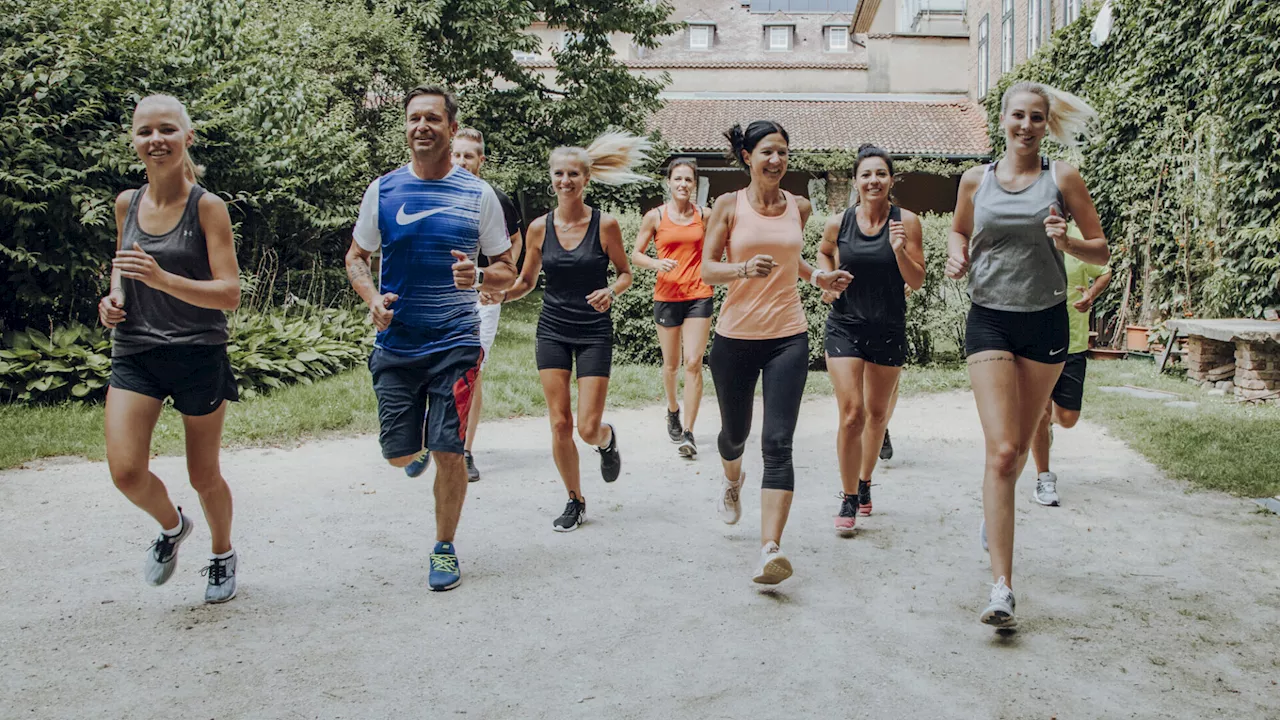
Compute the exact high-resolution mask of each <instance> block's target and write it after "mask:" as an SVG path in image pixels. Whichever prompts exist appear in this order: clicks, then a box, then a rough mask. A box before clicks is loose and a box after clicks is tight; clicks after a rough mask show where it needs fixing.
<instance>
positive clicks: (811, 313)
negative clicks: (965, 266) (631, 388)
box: [613, 212, 969, 368]
mask: <svg viewBox="0 0 1280 720" xmlns="http://www.w3.org/2000/svg"><path fill="white" fill-rule="evenodd" d="M614 216H615V217H617V218H618V222H619V224H621V225H622V239H623V243H624V244H625V245H626V247H627V252H628V253H630V252H631V250H632V249H633V248H634V247H635V238H636V233H637V232H638V231H639V229H640V214H639V213H636V212H625V213H615V214H614ZM825 220H826V218H824V217H819V216H816V214H815V216H814V217H811V218H809V224H808V225H807V226H805V232H804V237H805V245H804V246H805V249H804V255H805V259H806V260H808V261H809V263H811V264H813V263H815V262H816V261H817V254H818V244H819V243H820V242H821V240H822V227H823V223H824V222H825ZM921 224H922V225H923V226H924V248H925V281H924V285H923V286H922V287H921V288H920V290H919V291H918V292H914V293H912V294H911V297H910V298H909V299H908V301H907V351H908V355H907V357H908V360H909V361H910V362H912V363H916V364H925V363H930V362H934V361H939V360H948V359H952V358H953V357H954V355H955V354H956V353H957V352H958V351H959V349H961V348H963V347H964V319H965V313H967V312H968V310H969V298H968V296H967V295H966V294H965V291H964V286H963V284H961V283H957V282H955V281H953V280H949V279H947V277H946V275H945V274H944V272H943V271H944V268H945V267H946V255H947V233H948V232H949V231H950V230H951V216H950V215H937V214H929V215H926V216H924V217H922V218H921ZM649 254H650V255H653V256H656V253H655V252H654V251H653V246H652V245H651V246H650V252H649ZM632 270H633V276H634V278H635V281H634V283H633V284H632V286H631V289H630V290H628V291H627V292H626V293H624V294H623V295H622V296H621V297H619V298H618V301H617V302H616V303H614V306H613V307H614V310H613V352H614V357H615V358H616V359H617V360H618V361H619V362H630V363H642V364H647V365H657V364H659V363H661V362H662V349H661V348H660V347H658V333H657V330H656V328H655V326H654V323H653V286H654V281H655V279H656V274H655V273H654V272H652V271H650V270H641V269H639V268H633V269H632ZM715 290H716V294H715V307H716V314H717V316H718V315H719V312H720V304H721V303H722V302H723V301H724V296H725V292H726V286H724V285H720V286H717V287H716V289H715ZM800 301H801V303H802V304H803V305H804V311H805V316H806V317H807V318H808V320H809V366H810V367H813V368H822V367H825V365H826V361H825V358H824V353H823V340H824V338H825V328H826V322H827V313H828V312H829V306H827V305H824V304H823V303H822V293H821V292H820V291H819V290H818V289H817V288H815V287H813V286H812V285H810V284H808V283H804V284H802V285H800Z"/></svg>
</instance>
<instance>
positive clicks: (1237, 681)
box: [0, 394, 1280, 720]
mask: <svg viewBox="0 0 1280 720" xmlns="http://www.w3.org/2000/svg"><path fill="white" fill-rule="evenodd" d="M705 410H707V412H704V414H703V418H702V420H701V421H700V422H699V427H698V433H697V435H698V437H699V439H700V441H701V446H702V450H703V455H702V456H701V457H700V458H699V459H698V460H697V461H695V462H688V461H684V460H681V459H679V458H677V457H676V453H675V449H674V446H673V445H671V444H670V442H669V441H668V440H667V438H666V434H665V429H664V425H663V416H662V410H661V408H653V409H649V410H644V411H617V412H612V411H611V412H609V413H608V414H607V417H606V419H607V420H611V421H613V422H614V423H616V425H617V427H618V430H619V438H620V440H621V450H622V453H623V474H622V478H621V479H620V480H619V481H618V482H617V483H616V484H615V485H612V486H605V485H604V483H603V482H601V481H600V480H599V478H598V476H597V475H596V471H595V468H596V460H595V457H594V454H592V453H590V452H589V451H585V450H584V453H583V460H584V462H583V467H584V470H585V472H584V476H585V478H587V479H586V481H585V488H586V492H587V503H588V517H589V523H588V524H587V525H585V526H583V527H582V528H581V529H580V530H579V531H577V532H574V533H569V534H559V533H555V532H552V530H551V520H552V519H553V518H554V517H555V516H556V515H558V514H559V511H560V510H561V509H562V507H563V504H564V496H563V491H562V490H561V487H560V483H559V479H558V476H557V474H556V471H555V467H554V465H553V464H552V460H551V456H550V453H549V451H548V449H547V444H548V436H549V433H548V429H547V424H546V421H545V419H543V418H530V419H525V420H515V421H505V422H491V423H487V424H486V425H484V426H483V427H482V436H481V439H480V441H479V443H478V447H477V461H478V463H479V464H480V467H481V470H482V471H483V472H484V478H483V480H482V481H481V482H479V483H477V484H474V485H471V489H470V494H469V496H468V499H467V505H466V510H465V512H464V516H463V524H462V529H461V532H460V535H459V537H458V539H457V545H458V549H459V553H460V558H461V564H462V569H463V573H464V580H463V584H462V585H461V587H459V588H458V589H456V590H454V591H452V592H448V593H439V594H437V593H431V592H428V591H427V589H426V557H427V554H428V553H429V552H430V548H431V542H432V539H433V532H434V529H433V528H434V526H433V524H432V494H431V480H430V476H424V477H423V478H421V479H418V480H411V479H409V478H406V477H405V476H404V474H403V473H402V472H400V471H398V470H394V469H391V468H389V467H387V466H385V465H383V464H382V463H381V461H380V460H379V457H380V456H379V454H378V450H377V443H376V439H375V438H373V437H368V436H365V437H354V438H350V439H345V440H329V441H324V442H315V443H308V444H305V445H302V446H300V447H296V448H293V447H291V448H287V449H264V450H245V451H238V452H230V453H227V454H226V455H225V456H224V458H225V474H226V476H227V478H228V479H229V481H230V482H231V484H232V489H233V491H234V493H235V496H236V501H237V508H236V512H237V518H236V545H237V547H238V549H239V552H240V594H239V596H238V597H237V598H236V599H235V600H234V601H232V602H231V603H229V604H226V605H222V606H205V605H204V604H203V603H202V602H201V600H202V598H203V587H204V585H203V578H202V577H201V576H200V575H199V574H198V570H199V569H200V567H201V565H202V561H203V559H204V554H205V551H206V550H207V547H208V546H207V543H208V539H209V538H208V533H207V530H206V528H205V525H204V522H203V519H202V518H201V516H200V514H199V509H198V503H197V500H196V498H195V497H194V494H193V493H192V491H191V490H190V488H189V487H186V484H185V478H184V474H185V473H184V470H183V465H182V461H181V459H179V458H162V459H159V460H156V461H155V463H154V466H153V467H154V469H155V471H156V472H157V474H159V475H160V476H161V477H162V478H165V479H166V481H167V482H168V483H169V486H170V488H171V492H172V493H173V495H174V497H175V498H176V499H178V500H179V501H180V502H181V504H183V505H185V506H186V507H187V510H188V513H189V514H190V515H192V517H194V518H197V529H196V532H195V535H193V536H192V538H191V540H190V541H189V542H188V544H186V545H185V546H184V548H183V550H182V554H181V560H180V562H179V568H178V572H177V573H176V574H175V576H174V578H173V579H172V580H171V581H170V582H169V584H168V585H166V586H164V587H163V588H151V587H148V586H146V585H145V584H144V583H143V581H142V578H141V569H142V561H143V557H144V552H145V549H146V547H147V545H148V544H149V543H150V541H151V539H152V536H153V535H154V532H155V528H154V527H153V525H152V524H151V522H150V520H149V519H147V518H146V517H145V516H144V515H143V514H142V513H141V512H140V511H138V510H136V509H134V508H133V507H132V506H131V505H129V504H128V503H127V501H125V500H124V498H123V497H121V496H120V495H118V494H117V493H116V491H115V489H114V488H113V487H112V485H111V482H110V480H109V477H108V475H107V471H106V467H105V465H103V464H102V463H86V462H82V461H49V462H44V463H38V464H35V465H33V466H31V467H28V468H26V469H22V470H17V471H10V472H5V473H0V577H3V579H4V582H3V583H2V584H0V647H2V651H0V717H3V718H6V719H8V718H130V719H133V718H164V719H166V720H168V719H170V718H179V717H190V718H216V719H217V720H223V719H226V718H407V717H421V718H457V717H468V718H557V719H563V718H698V719H699V720H701V719H706V718H734V719H736V718H836V717H842V718H843V717H853V718H1051V717H1056V718H1061V719H1066V718H1127V717H1140V718H1156V717H1179V718H1207V717H1229V718H1262V717H1272V718H1275V717H1280V686H1277V682H1280V635H1278V634H1277V628H1280V517H1277V516H1275V515H1272V514H1268V513H1265V512H1261V511H1259V509H1258V508H1257V507H1256V506H1255V505H1254V504H1253V503H1251V502H1249V501H1247V500H1243V499H1239V498H1234V497H1230V496H1226V495H1221V494H1214V493H1204V492H1190V491H1189V490H1188V488H1187V487H1186V486H1184V485H1182V484H1180V483H1178V482H1174V481H1171V480H1169V479H1167V478H1165V477H1162V476H1161V475H1160V473H1159V472H1157V471H1156V470H1155V469H1154V468H1153V467H1152V466H1151V465H1150V464H1149V463H1147V462H1146V461H1145V460H1143V459H1142V458H1140V457H1139V456H1138V455H1136V454H1135V453H1134V452H1132V451H1130V450H1129V449H1127V448H1126V447H1125V446H1124V445H1123V444H1122V443H1120V442H1119V441H1117V440H1115V439H1113V438H1110V437H1108V435H1107V434H1106V433H1105V432H1104V431H1103V430H1102V429H1101V428H1099V427H1097V426H1094V425H1091V424H1089V423H1088V422H1087V421H1086V422H1082V423H1081V425H1080V426H1078V427H1077V428H1076V429H1074V430H1071V431H1060V432H1059V433H1058V434H1057V442H1056V445H1055V448H1054V449H1055V451H1056V458H1057V461H1056V468H1057V470H1058V472H1059V475H1060V477H1061V482H1060V488H1061V492H1062V495H1063V499H1064V506H1063V507H1061V508H1044V507H1040V506H1038V505H1034V504H1033V503H1031V502H1030V501H1029V493H1030V489H1031V482H1030V477H1031V473H1030V471H1028V472H1027V474H1026V475H1024V477H1023V482H1022V484H1020V486H1019V496H1018V501H1019V508H1018V546H1017V547H1018V550H1017V555H1016V565H1015V573H1016V577H1015V583H1014V587H1015V588H1016V589H1017V592H1018V614H1019V619H1020V621H1021V629H1020V631H1019V632H1018V633H1017V634H1016V635H1014V636H1013V637H1012V638H1009V639H1002V638H1000V637H998V636H996V635H995V634H994V633H993V632H992V631H991V630H990V629H989V628H987V627H986V626H983V625H981V624H980V623H979V622H978V612H979V611H980V610H981V608H982V605H983V602H984V601H985V598H986V590H987V587H988V586H987V583H988V582H989V581H990V578H989V575H988V570H987V563H986V556H985V555H984V554H983V552H982V550H981V548H980V546H979V544H978V537H977V531H978V524H979V519H980V512H981V511H980V502H979V485H980V476H981V470H982V461H981V453H980V449H979V448H980V440H981V435H980V431H979V428H978V424H977V415H976V412H975V411H974V408H973V403H972V400H971V398H970V396H968V395H967V394H949V395H935V396H925V397H918V398H912V399H909V400H904V401H903V402H902V405H901V407H900V408H899V409H898V413H897V416H896V417H895V418H894V420H893V423H892V426H891V427H892V433H893V437H894V440H895V445H896V447H897V457H896V458H895V459H894V460H892V461H890V462H889V463H887V466H886V467H884V468H882V470H881V471H880V472H879V473H878V475H877V479H876V482H877V483H878V485H877V486H876V487H875V490H874V496H875V503H876V504H875V507H876V512H875V515H873V516H872V517H871V518H868V519H862V520H859V523H858V527H859V533H858V534H857V536H856V537H854V538H852V539H841V538H838V537H837V536H836V535H835V534H834V532H833V531H832V516H833V515H834V514H835V512H836V510H837V509H838V505H839V500H838V499H837V498H836V493H837V492H838V490H839V483H838V475H837V473H836V469H835V468H836V465H835V456H834V452H835V451H834V427H835V419H836V414H835V409H834V402H833V401H832V400H831V399H830V398H825V399H816V400H813V401H810V402H808V403H806V404H805V406H804V411H803V414H802V419H801V424H800V427H799V429H798V432H797V434H796V443H795V458H796V465H797V493H796V499H795V505H794V508H793V510H792V515H791V522H790V526H789V527H788V529H787V534H786V537H785V538H784V543H783V547H784V548H785V549H786V550H787V552H788V554H789V556H790V557H791V559H792V561H793V564H794V565H795V569H796V574H795V576H794V577H793V578H792V579H790V580H788V581H787V582H786V583H784V584H783V585H781V586H779V588H778V589H777V590H776V591H772V592H762V591H760V590H759V589H758V586H754V585H753V584H752V583H751V582H750V575H751V571H752V565H753V562H754V561H755V559H756V556H757V547H758V540H757V531H758V528H759V495H758V492H755V491H752V492H744V495H743V497H744V510H745V512H744V517H743V521H742V522H741V523H740V524H739V525H737V526H735V527H729V526H725V525H723V524H721V523H720V521H719V520H718V519H717V518H716V515H715V510H714V498H715V495H716V492H717V489H718V482H719V481H718V478H719V474H718V470H719V463H718V461H717V458H716V455H715V431H716V430H717V426H718V418H717V417H716V415H715V410H714V406H712V407H709V408H705ZM759 417H760V415H759V413H758V412H757V418H759ZM1086 417H1087V408H1086ZM757 422H758V420H757ZM757 431H758V428H757ZM747 453H748V455H747V457H748V462H747V469H748V472H749V482H750V484H751V485H752V486H755V487H758V482H759V468H760V459H759V457H760V456H759V444H758V434H757V436H756V438H755V439H754V440H753V442H752V444H751V445H749V447H748V450H747ZM192 510H195V512H194V513H193V512H191V511H192Z"/></svg>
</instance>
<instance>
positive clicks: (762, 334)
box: [702, 120, 852, 585]
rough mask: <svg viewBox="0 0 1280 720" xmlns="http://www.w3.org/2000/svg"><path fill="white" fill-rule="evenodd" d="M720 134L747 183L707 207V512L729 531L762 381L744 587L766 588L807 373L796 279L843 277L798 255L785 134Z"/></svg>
mask: <svg viewBox="0 0 1280 720" xmlns="http://www.w3.org/2000/svg"><path fill="white" fill-rule="evenodd" d="M725 137H727V138H728V139H729V143H730V146H731V149H732V154H731V156H732V157H733V159H734V160H736V161H737V162H739V163H741V164H742V166H743V167H744V168H746V170H747V171H748V172H749V173H750V174H751V184H750V185H748V186H747V188H746V189H745V190H739V191H738V192H737V193H731V194H726V195H722V196H720V197H719V198H718V199H717V200H716V204H715V208H714V209H713V210H712V213H711V221H710V222H709V224H708V228H707V239H706V243H705V244H704V247H703V254H702V279H703V280H705V281H706V282H708V283H710V284H713V285H717V284H726V283H727V284H728V285H729V293H728V295H727V296H726V297H725V301H724V304H723V306H722V307H721V308H720V320H719V322H718V323H717V324H716V338H715V341H714V342H713V344H712V347H711V379H712V381H713V382H714V383H715V386H716V399H717V400H718V402H719V405H720V436H719V438H718V439H717V445H718V449H719V450H720V460H721V463H722V464H723V465H724V474H725V477H724V482H723V485H722V487H721V493H720V497H719V500H718V501H717V506H718V508H717V509H718V510H719V512H720V519H721V520H723V521H724V522H726V523H728V524H730V525H732V524H733V523H736V522H737V521H738V519H739V518H740V517H741V516H742V508H741V505H740V491H741V489H742V485H743V481H744V479H745V476H744V474H743V471H742V454H743V449H744V448H745V446H746V443H747V436H748V435H749V434H750V432H751V412H752V407H753V402H754V400H755V390H756V383H757V381H762V382H763V384H764V427H763V430H762V433H761V446H762V448H761V449H762V451H763V456H764V472H763V474H762V478H761V492H760V545H761V549H760V563H759V565H758V566H757V568H756V573H755V576H754V580H755V581H756V582H758V583H763V584H766V585H774V584H777V583H780V582H782V581H783V580H785V579H787V578H788V577H790V576H791V572H792V568H791V562H790V560H788V559H787V557H786V556H785V555H784V554H783V553H782V550H781V547H780V543H781V541H782V530H783V528H784V527H785V526H786V524H787V515H788V514H789V513H790V510H791V497H792V492H793V490H794V489H795V470H794V468H793V466H792V464H791V440H792V436H793V435H794V434H795V430H796V419H797V418H798V417H799V415H800V400H801V397H802V395H803V393H804V385H805V380H806V379H807V378H808V370H809V336H808V326H809V324H808V321H807V320H806V318H805V314H804V308H803V306H801V304H800V293H799V292H798V291H797V289H796V282H797V281H798V280H800V279H803V280H805V281H808V282H812V283H813V284H815V285H817V286H818V287H819V288H821V289H823V290H830V291H832V292H843V291H844V289H845V288H846V287H848V285H849V281H850V280H851V279H852V277H851V276H850V275H849V273H847V272H844V271H839V270H837V271H830V272H823V271H820V270H815V269H814V268H813V267H811V266H810V265H809V264H808V263H807V262H805V261H804V259H803V258H802V257H801V250H802V249H803V248H804V224H805V222H806V221H807V220H808V219H809V214H810V213H811V212H812V210H813V208H812V206H811V205H810V204H809V201H808V200H806V199H805V198H802V197H796V196H794V195H792V194H791V193H789V192H787V191H785V190H783V189H782V187H781V183H782V178H783V176H784V175H786V172H787V156H788V145H789V143H790V138H789V137H788V136H787V131H786V130H784V129H783V128H782V126H781V125H779V124H778V123H776V122H771V121H767V120H757V121H755V122H753V123H751V124H750V125H748V126H747V129H746V130H745V131H744V130H743V129H742V126H740V125H735V126H733V129H731V130H730V131H729V132H727V133H725Z"/></svg>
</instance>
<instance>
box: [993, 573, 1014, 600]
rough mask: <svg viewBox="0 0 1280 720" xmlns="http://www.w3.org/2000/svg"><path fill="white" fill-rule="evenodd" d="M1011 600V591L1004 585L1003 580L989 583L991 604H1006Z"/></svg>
mask: <svg viewBox="0 0 1280 720" xmlns="http://www.w3.org/2000/svg"><path fill="white" fill-rule="evenodd" d="M1012 599H1013V591H1012V590H1010V589H1009V586H1008V585H1006V584H1005V580H1004V578H1003V577H1002V578H1000V579H999V580H996V581H995V582H993V583H991V602H1002V603H1008V602H1009V601H1010V600H1012Z"/></svg>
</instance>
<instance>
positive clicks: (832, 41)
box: [827, 25, 849, 52]
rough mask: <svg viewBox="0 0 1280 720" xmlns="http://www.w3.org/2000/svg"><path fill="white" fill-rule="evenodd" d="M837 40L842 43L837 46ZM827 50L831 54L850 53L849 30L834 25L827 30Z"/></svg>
mask: <svg viewBox="0 0 1280 720" xmlns="http://www.w3.org/2000/svg"><path fill="white" fill-rule="evenodd" d="M836 38H840V43H839V44H838V45H837V44H836ZM827 49H828V50H830V51H831V52H849V28H847V27H844V26H843V25H832V26H831V27H828V28H827Z"/></svg>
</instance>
